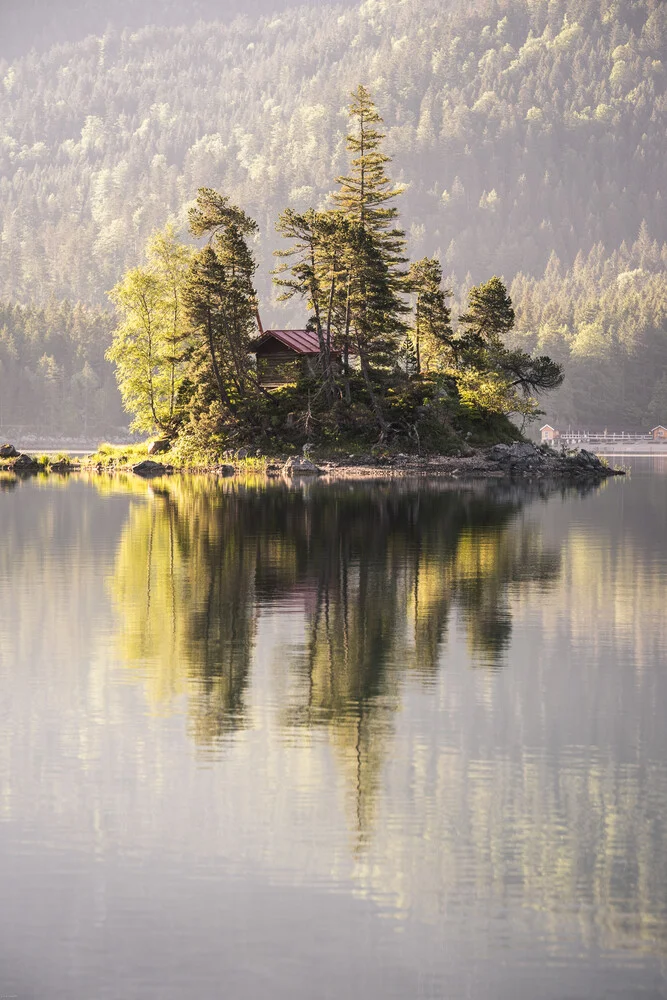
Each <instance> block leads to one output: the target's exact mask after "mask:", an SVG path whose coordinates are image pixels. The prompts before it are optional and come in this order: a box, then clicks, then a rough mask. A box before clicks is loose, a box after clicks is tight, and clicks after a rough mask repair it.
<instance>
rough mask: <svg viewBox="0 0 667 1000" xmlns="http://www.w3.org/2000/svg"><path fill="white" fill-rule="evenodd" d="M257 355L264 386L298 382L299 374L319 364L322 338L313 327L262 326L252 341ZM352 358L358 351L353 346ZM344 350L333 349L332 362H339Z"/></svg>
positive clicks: (252, 346) (274, 386) (253, 349)
mask: <svg viewBox="0 0 667 1000" xmlns="http://www.w3.org/2000/svg"><path fill="white" fill-rule="evenodd" d="M250 350H251V352H252V353H253V354H254V355H255V356H256V358H257V373H258V375H259V381H260V384H261V385H263V386H264V388H265V389H277V388H279V387H280V386H281V385H288V384H289V383H290V382H295V381H296V380H297V378H298V376H299V375H300V374H309V375H315V374H316V373H317V372H318V370H319V368H320V342H319V340H318V337H317V333H316V332H315V331H314V330H262V329H261V326H260V335H259V337H258V338H257V339H256V340H254V341H253V342H252V344H251V345H250ZM349 354H350V358H353V357H356V351H354V349H352V348H350V351H349ZM341 355H342V352H341V351H340V350H339V349H336V348H333V349H332V350H331V358H332V362H333V363H334V364H335V365H340V362H341Z"/></svg>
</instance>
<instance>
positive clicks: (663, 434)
mask: <svg viewBox="0 0 667 1000" xmlns="http://www.w3.org/2000/svg"><path fill="white" fill-rule="evenodd" d="M651 437H652V438H653V440H654V441H667V427H663V426H662V424H658V426H657V427H652V428H651Z"/></svg>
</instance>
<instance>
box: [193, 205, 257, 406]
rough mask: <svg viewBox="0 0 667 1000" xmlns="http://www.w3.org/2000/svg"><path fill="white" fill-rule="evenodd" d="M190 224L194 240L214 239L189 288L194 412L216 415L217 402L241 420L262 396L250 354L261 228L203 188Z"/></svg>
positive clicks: (196, 261) (200, 255) (199, 257)
mask: <svg viewBox="0 0 667 1000" xmlns="http://www.w3.org/2000/svg"><path fill="white" fill-rule="evenodd" d="M189 219H190V231H191V233H192V234H193V236H208V243H207V245H206V246H205V247H204V248H203V249H202V250H200V251H199V252H197V253H196V254H195V255H194V257H193V260H192V266H191V268H190V271H189V274H188V276H187V283H186V288H185V303H186V308H187V313H188V318H189V320H190V323H191V326H192V338H193V352H192V362H191V365H190V370H189V378H190V382H191V384H192V385H193V386H194V395H193V398H192V401H191V412H192V413H193V414H194V415H195V416H196V417H198V416H200V415H201V414H202V413H203V412H208V413H210V412H211V405H212V404H213V403H214V402H215V403H217V404H218V405H219V406H222V407H223V410H224V411H226V412H227V413H229V414H231V415H233V416H235V415H236V414H237V413H238V412H239V408H240V407H242V406H243V404H244V402H246V401H247V400H248V397H249V395H251V394H253V393H255V391H256V384H255V381H254V378H253V373H252V370H251V364H250V354H249V346H250V340H251V337H252V335H253V333H254V330H255V316H256V313H257V295H256V292H255V288H254V285H253V277H254V273H255V268H256V265H255V260H254V257H253V254H252V252H251V250H250V247H249V246H248V240H249V239H250V238H251V237H252V236H253V235H254V233H255V232H256V230H257V224H256V223H255V222H254V220H253V219H250V218H249V217H248V216H247V215H246V213H245V212H244V211H242V209H240V208H238V207H237V206H235V205H232V204H231V203H230V201H229V199H228V198H226V197H224V196H223V195H221V194H219V193H218V192H216V191H213V190H212V189H211V188H200V190H199V194H198V196H197V203H196V205H195V206H194V207H193V208H192V209H191V210H190V213H189Z"/></svg>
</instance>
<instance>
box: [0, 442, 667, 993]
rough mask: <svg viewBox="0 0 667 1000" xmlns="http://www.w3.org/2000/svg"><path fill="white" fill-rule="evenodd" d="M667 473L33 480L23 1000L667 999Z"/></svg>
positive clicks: (13, 547) (3, 627)
mask: <svg viewBox="0 0 667 1000" xmlns="http://www.w3.org/2000/svg"><path fill="white" fill-rule="evenodd" d="M666 472H667V464H666V463H665V462H661V461H660V460H652V459H646V460H641V459H636V460H633V461H632V474H631V475H630V476H629V477H627V478H626V479H615V480H610V481H607V482H605V483H603V484H602V485H601V486H599V487H595V488H592V489H581V488H580V489H571V488H562V489H560V488H558V489H556V488H549V487H548V486H546V485H545V484H541V485H534V486H530V485H525V484H524V485H515V486H512V485H508V484H505V485H503V484H502V483H499V482H497V481H494V482H491V483H475V484H471V485H469V486H465V485H463V486H461V485H457V484H452V483H449V482H432V483H421V484H419V483H410V482H394V483H381V484H352V483H342V484H338V485H326V484H323V483H312V484H305V485H303V486H295V487H293V488H288V486H287V485H286V484H284V483H282V482H272V483H269V484H265V483H263V482H259V481H258V482H253V481H247V482H245V483H239V482H234V481H228V480H226V481H219V482H218V481H213V480H209V479H207V478H204V477H202V478H191V479H188V478H179V477H174V478H172V479H168V480H160V481H156V482H153V483H150V484H149V483H146V482H143V481H142V480H140V479H138V478H136V477H130V476H128V477H122V476H118V477H116V478H105V477H102V476H100V477H95V476H87V475H83V474H82V475H81V476H78V477H72V478H71V479H69V480H68V479H65V478H59V477H55V476H54V477H51V478H48V479H47V478H37V479H31V480H27V481H22V482H16V481H15V480H13V479H12V478H11V477H8V476H4V477H2V478H0V528H1V532H0V611H1V614H0V994H2V995H14V996H17V997H19V998H21V1000H42V998H45V997H48V998H50V1000H54V998H57V1000H60V998H62V1000H65V998H67V1000H106V998H108V1000H119V998H124V997H128V998H133V1000H136V998H140V1000H144V998H146V1000H148V998H151V1000H153V998H156V997H159V998H160V1000H172V998H182V997H193V998H197V1000H209V998H221V997H225V998H230V1000H264V998H266V1000H268V998H271V1000H288V998H289V1000H306V998H308V1000H312V998H318V1000H319V998H326V1000H329V998H331V1000H333V998H344V1000H357V998H359V1000H361V998H364V1000H394V998H401V1000H413V998H421V997H424V998H472V1000H478V998H479V1000H482V998H484V1000H486V998H492V1000H542V998H543V1000H565V998H568V1000H569V998H571V1000H574V998H607V997H610V998H611V997H613V998H619V1000H620V998H623V1000H627V998H635V997H636V998H640V997H641V998H643V1000H645V998H650V1000H654V998H664V997H666V996H667V712H666V708H667V475H666V474H665V473H666Z"/></svg>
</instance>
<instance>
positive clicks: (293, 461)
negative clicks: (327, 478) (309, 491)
mask: <svg viewBox="0 0 667 1000" xmlns="http://www.w3.org/2000/svg"><path fill="white" fill-rule="evenodd" d="M321 475H323V473H322V470H321V469H318V467H317V466H316V465H314V464H313V463H312V462H311V461H310V459H309V458H288V459H287V461H286V462H285V464H284V465H283V476H321Z"/></svg>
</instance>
